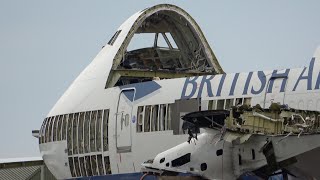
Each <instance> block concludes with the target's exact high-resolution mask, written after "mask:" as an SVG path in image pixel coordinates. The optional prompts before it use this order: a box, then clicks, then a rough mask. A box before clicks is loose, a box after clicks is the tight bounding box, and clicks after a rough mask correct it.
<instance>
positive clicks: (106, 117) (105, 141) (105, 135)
mask: <svg viewBox="0 0 320 180" xmlns="http://www.w3.org/2000/svg"><path fill="white" fill-rule="evenodd" d="M108 127H109V110H107V109H106V110H104V112H103V150H104V151H108V149H109V145H108V144H109V142H108Z"/></svg>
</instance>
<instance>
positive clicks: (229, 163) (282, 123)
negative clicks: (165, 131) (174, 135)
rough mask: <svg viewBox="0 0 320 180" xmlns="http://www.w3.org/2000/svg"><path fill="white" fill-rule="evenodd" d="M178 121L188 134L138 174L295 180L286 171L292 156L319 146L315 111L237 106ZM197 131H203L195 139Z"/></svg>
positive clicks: (319, 115) (319, 127) (319, 117)
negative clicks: (178, 143)
mask: <svg viewBox="0 0 320 180" xmlns="http://www.w3.org/2000/svg"><path fill="white" fill-rule="evenodd" d="M182 119H183V120H184V121H185V123H186V124H185V125H184V126H185V127H186V128H187V129H188V134H189V138H188V140H187V142H185V143H182V144H180V145H178V146H176V147H174V148H171V149H169V150H167V151H164V152H163V153H160V154H158V155H157V156H156V157H155V159H153V160H149V161H148V162H146V163H144V166H145V168H143V169H142V171H144V172H147V173H153V174H156V175H163V174H165V173H167V172H187V173H192V174H194V175H199V176H202V177H204V178H208V179H242V177H245V176H247V174H248V173H249V174H250V175H249V176H256V177H260V178H263V179H268V178H269V177H272V176H278V175H279V174H280V175H281V177H283V178H288V176H291V177H296V178H298V179H299V178H302V176H301V175H300V176H299V177H297V176H296V175H297V174H298V171H297V170H295V171H294V172H291V170H290V169H291V168H292V165H294V164H295V163H296V162H297V159H296V156H298V155H300V154H303V153H305V152H307V151H310V150H312V149H315V148H318V147H320V142H319V141H320V112H318V111H305V110H298V109H291V108H288V107H287V106H280V105H278V104H276V103H273V104H271V106H270V107H269V108H268V109H263V108H261V107H260V105H257V106H254V107H249V106H247V105H242V106H233V107H232V108H230V110H205V111H196V112H191V113H188V114H186V115H185V116H183V117H182ZM199 128H204V130H205V132H204V133H202V134H200V135H199V136H198V133H199V130H198V129H199ZM297 144H299V146H296V145H297ZM183 154H185V155H184V156H181V155H183ZM187 155H188V156H187ZM185 156H186V157H187V158H185ZM181 159H182V160H181ZM176 161H178V162H180V163H179V164H177V163H175V162H176ZM219 167H222V168H223V169H219ZM244 179H245V178H244Z"/></svg>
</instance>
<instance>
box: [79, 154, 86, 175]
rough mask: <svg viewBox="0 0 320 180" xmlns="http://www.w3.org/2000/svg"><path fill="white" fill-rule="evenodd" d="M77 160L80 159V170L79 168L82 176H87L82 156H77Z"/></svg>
mask: <svg viewBox="0 0 320 180" xmlns="http://www.w3.org/2000/svg"><path fill="white" fill-rule="evenodd" d="M79 161H80V170H81V174H82V176H88V175H87V172H86V167H85V163H84V157H79Z"/></svg>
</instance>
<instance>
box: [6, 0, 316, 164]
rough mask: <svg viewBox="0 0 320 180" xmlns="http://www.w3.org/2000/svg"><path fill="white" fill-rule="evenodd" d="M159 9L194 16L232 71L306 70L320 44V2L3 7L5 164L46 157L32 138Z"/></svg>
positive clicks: (76, 1)
mask: <svg viewBox="0 0 320 180" xmlns="http://www.w3.org/2000/svg"><path fill="white" fill-rule="evenodd" d="M159 3H171V4H176V5H178V6H180V7H182V8H183V9H185V10H186V11H187V12H189V13H190V14H191V16H193V17H194V19H195V20H196V21H197V22H198V24H199V25H200V27H201V28H202V30H203V32H204V34H205V36H206V38H207V40H208V42H209V44H210V45H211V47H212V49H213V51H214V53H215V54H216V56H217V58H218V60H219V61H220V64H221V66H222V68H223V69H224V70H225V71H226V72H243V71H252V70H267V69H268V70H270V69H282V68H285V67H302V66H306V65H308V63H309V61H310V59H311V57H312V55H313V52H314V50H315V49H316V47H317V46H318V45H320V9H319V7H320V1H319V0H308V1H301V0H281V1H279V0H268V1H257V0H244V1H230V0H226V1H216V0H201V1H194V0H177V1H174V0H172V1H159V0H139V1H132V0H127V1H123V0H114V1H106V0H96V1H80V0H68V1H65V0H55V1H40V0H38V1H36V0H28V1H25V0H19V1H17V0H7V1H5V0H2V1H0V87H1V91H0V115H1V118H0V122H1V123H0V143H1V145H0V158H10V157H26V156H38V155H39V150H38V145H37V144H38V142H37V140H36V139H35V138H33V137H32V136H31V131H32V130H33V129H39V128H40V126H41V123H42V121H43V119H44V118H45V116H46V115H47V113H48V112H49V110H50V109H51V107H52V106H53V105H54V104H55V102H56V101H57V100H58V98H59V97H60V96H61V95H62V94H63V92H64V91H65V90H66V89H67V87H68V86H69V85H70V84H71V83H72V81H73V80H74V79H75V78H76V77H77V75H78V74H79V73H80V72H81V71H82V70H83V69H84V68H85V67H86V66H87V65H88V64H89V63H90V62H91V60H92V59H93V58H94V57H95V56H96V54H97V53H98V52H99V51H100V49H101V47H102V46H103V45H104V44H105V43H106V42H107V41H108V40H109V39H110V37H111V36H112V35H113V33H114V32H115V30H116V29H117V28H118V27H119V26H120V24H122V22H123V21H125V20H126V19H127V18H128V17H130V16H131V15H132V14H133V13H135V12H137V11H139V10H142V9H144V8H146V7H150V6H152V5H155V4H159Z"/></svg>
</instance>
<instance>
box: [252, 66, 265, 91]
mask: <svg viewBox="0 0 320 180" xmlns="http://www.w3.org/2000/svg"><path fill="white" fill-rule="evenodd" d="M258 78H259V80H260V82H261V86H260V89H259V90H257V91H256V90H254V88H253V86H252V88H251V93H252V94H260V93H261V92H262V91H263V89H264V87H265V86H266V82H267V79H266V75H265V74H264V72H263V71H258Z"/></svg>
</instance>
